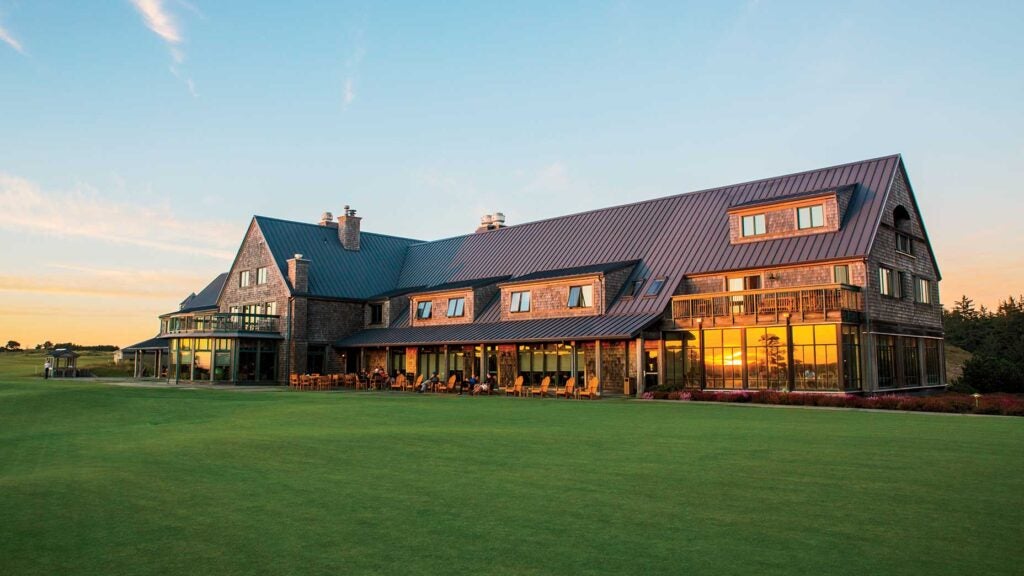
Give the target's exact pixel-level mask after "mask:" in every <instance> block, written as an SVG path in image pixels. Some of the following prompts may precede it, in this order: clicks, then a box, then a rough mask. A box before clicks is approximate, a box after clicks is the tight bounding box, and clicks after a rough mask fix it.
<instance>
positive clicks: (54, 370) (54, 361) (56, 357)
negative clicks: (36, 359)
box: [46, 348, 78, 378]
mask: <svg viewBox="0 0 1024 576" xmlns="http://www.w3.org/2000/svg"><path fill="white" fill-rule="evenodd" d="M46 361H47V362H49V363H50V375H51V376H53V377H55V378H56V377H58V376H59V377H61V378H67V377H71V378H74V377H75V376H77V375H78V352H75V351H74V350H71V349H68V348H56V349H54V350H51V351H50V352H48V353H47V354H46Z"/></svg>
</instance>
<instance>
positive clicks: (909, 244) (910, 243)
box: [896, 230, 914, 256]
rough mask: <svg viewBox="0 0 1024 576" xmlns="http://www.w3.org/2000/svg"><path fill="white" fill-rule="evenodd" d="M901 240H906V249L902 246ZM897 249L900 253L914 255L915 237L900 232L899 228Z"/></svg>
mask: <svg viewBox="0 0 1024 576" xmlns="http://www.w3.org/2000/svg"><path fill="white" fill-rule="evenodd" d="M901 240H905V242H906V250H904V249H903V247H901V246H900V244H901V243H902V242H901ZM896 251H897V252H899V253H900V254H906V255H907V256H913V255H914V239H913V238H912V237H911V236H910V234H906V233H904V232H900V231H899V230H897V231H896Z"/></svg>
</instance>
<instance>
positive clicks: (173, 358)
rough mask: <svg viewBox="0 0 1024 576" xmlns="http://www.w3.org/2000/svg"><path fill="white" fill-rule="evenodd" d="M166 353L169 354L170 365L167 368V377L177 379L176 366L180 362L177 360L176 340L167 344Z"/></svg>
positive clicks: (173, 339)
mask: <svg viewBox="0 0 1024 576" xmlns="http://www.w3.org/2000/svg"><path fill="white" fill-rule="evenodd" d="M168 352H169V353H170V364H169V365H168V366H167V377H168V378H171V379H176V378H178V365H179V364H180V361H179V359H178V340H177V339H176V338H172V339H171V340H170V341H169V342H168Z"/></svg>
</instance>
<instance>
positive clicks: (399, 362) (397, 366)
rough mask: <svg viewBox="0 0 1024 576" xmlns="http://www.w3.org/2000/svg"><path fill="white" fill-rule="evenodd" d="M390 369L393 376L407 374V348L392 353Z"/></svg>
mask: <svg viewBox="0 0 1024 576" xmlns="http://www.w3.org/2000/svg"><path fill="white" fill-rule="evenodd" d="M388 368H389V369H390V370H391V374H396V373H398V374H405V348H398V349H396V350H392V351H391V365H390V366H389V367H388Z"/></svg>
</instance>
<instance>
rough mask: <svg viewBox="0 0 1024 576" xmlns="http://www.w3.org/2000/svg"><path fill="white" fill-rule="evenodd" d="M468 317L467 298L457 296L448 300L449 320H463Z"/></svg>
mask: <svg viewBox="0 0 1024 576" xmlns="http://www.w3.org/2000/svg"><path fill="white" fill-rule="evenodd" d="M465 315H466V297H465V296H456V297H455V298H449V299H448V312H447V317H448V318H461V317H463V316H465Z"/></svg>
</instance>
